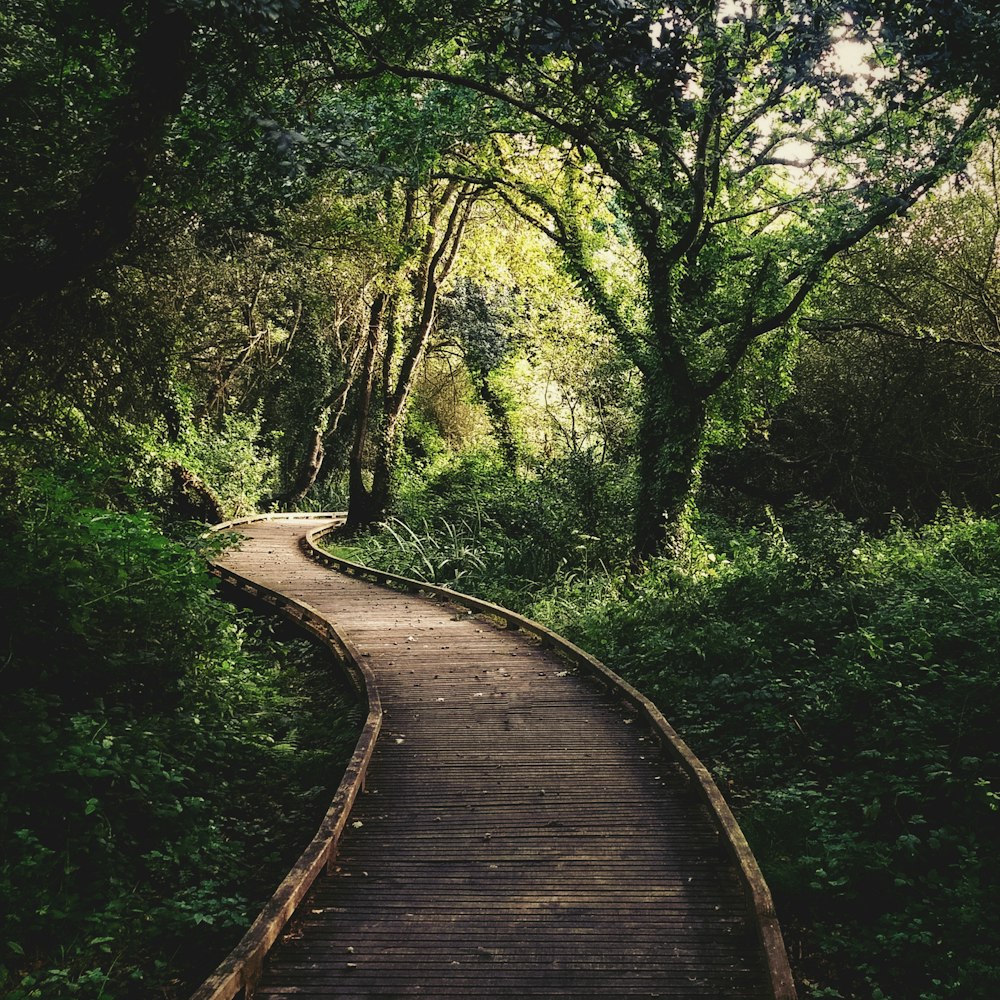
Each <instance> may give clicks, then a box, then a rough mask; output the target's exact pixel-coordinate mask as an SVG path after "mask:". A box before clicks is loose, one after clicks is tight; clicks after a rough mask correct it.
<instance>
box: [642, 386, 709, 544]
mask: <svg viewBox="0 0 1000 1000" xmlns="http://www.w3.org/2000/svg"><path fill="white" fill-rule="evenodd" d="M706 422H707V414H706V411H705V404H704V402H703V401H702V400H701V399H700V398H698V397H697V396H695V395H694V394H690V393H683V394H682V393H679V392H678V391H677V388H676V387H675V386H672V385H671V384H670V379H669V377H668V376H667V375H666V374H661V375H660V377H659V379H657V380H653V379H647V380H646V386H645V399H644V401H643V412H642V417H641V421H640V426H639V440H638V446H639V492H638V497H637V502H636V511H635V553H634V555H635V559H636V561H637V562H642V561H644V560H646V559H649V558H651V557H652V556H656V555H666V556H678V555H680V554H681V552H682V551H683V548H684V545H685V544H686V535H687V524H686V521H687V515H688V512H689V507H690V503H691V499H692V497H693V494H694V491H695V489H696V488H697V485H698V479H699V474H700V469H701V461H702V451H703V444H704V437H705V425H706Z"/></svg>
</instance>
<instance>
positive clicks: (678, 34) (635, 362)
mask: <svg viewBox="0 0 1000 1000" xmlns="http://www.w3.org/2000/svg"><path fill="white" fill-rule="evenodd" d="M998 45H1000V4H994V3H987V2H985V0H914V2H904V3H883V2H863V0H858V2H847V0H845V2H832V0H818V2H809V3H806V2H803V0H683V2H682V0H678V2H663V0H660V2H656V3H651V2H647V0H506V2H503V3H500V2H496V0H436V2H433V3H430V2H426V0H397V2H393V3H390V2H388V0H134V2H121V3H117V2H114V0H102V2H99V3H94V2H87V0H8V2H7V3H5V4H3V5H2V9H0V82H2V86H0V94H2V97H0V100H2V108H0V123H2V129H3V132H4V140H3V142H2V143H0V204H2V207H3V211H2V217H3V222H2V225H0V521H2V524H3V537H4V544H3V547H2V550H0V567H2V568H0V593H2V606H3V626H2V635H0V639H2V650H0V653H2V660H0V663H2V667H0V694H2V701H3V712H2V723H0V778H2V780H0V845H2V846H0V900H2V905H0V996H3V997H8V998H10V1000H36V998H37V1000H62V998H70V997H72V998H79V1000H119V998H129V997H160V998H166V1000H174V998H181V997H185V996H188V995H189V994H190V993H191V991H192V990H193V989H194V987H195V986H196V985H197V984H198V983H199V982H200V981H201V980H202V979H203V978H204V977H205V975H206V974H207V973H208V972H209V971H210V970H211V969H212V968H213V967H214V965H215V964H216V963H217V962H218V960H219V958H220V957H221V956H222V955H223V954H224V953H225V952H226V951H227V950H228V949H229V948H230V947H232V945H233V944H234V943H235V941H236V940H238V939H239V937H240V935H241V933H242V932H243V930H244V929H245V928H246V927H247V926H248V925H249V923H250V922H251V921H252V920H253V918H254V916H255V915H256V913H257V911H258V910H259V909H260V906H261V904H262V902H263V901H264V900H265V899H267V897H268V896H269V895H270V894H271V892H272V891H273V888H274V886H275V885H276V884H277V882H279V881H280V880H281V878H282V877H283V875H284V872H285V871H286V870H287V868H288V866H289V864H290V862H291V861H292V860H294V858H295V857H296V856H297V853H298V851H299V850H300V849H301V846H302V841H303V840H304V839H307V838H308V836H311V833H312V831H313V830H314V829H315V827H316V824H317V823H318V821H319V819H320V817H321V816H322V815H323V812H324V810H325V808H326V805H327V803H328V802H329V799H330V797H331V795H332V790H333V789H335V788H336V786H337V782H338V780H339V771H340V770H341V769H342V768H343V766H344V763H345V761H346V760H347V758H348V757H349V756H350V753H351V750H352V748H353V746H354V742H355V740H356V738H357V733H358V730H359V727H360V725H361V717H360V714H359V710H358V707H357V705H356V704H355V703H354V701H353V700H352V699H351V697H350V696H349V694H348V693H347V692H346V691H345V690H342V689H341V688H339V687H338V686H337V685H336V684H332V683H331V682H330V676H331V675H330V674H329V673H328V672H327V666H328V664H327V663H326V662H325V654H324V653H323V651H322V650H321V649H319V648H318V647H314V646H312V645H310V644H308V643H307V642H305V641H304V640H302V639H301V638H299V637H297V635H296V634H295V633H294V632H292V631H290V630H287V629H286V630H283V629H282V628H280V627H278V626H275V625H273V624H271V623H269V622H268V621H267V620H266V619H264V618H261V617H255V616H254V615H252V614H251V613H250V612H248V611H247V610H246V609H239V608H236V607H234V606H233V605H231V604H229V603H227V602H225V601H223V600H220V599H219V598H218V595H217V594H216V590H215V584H214V583H213V581H212V580H211V578H210V577H209V575H208V573H207V572H206V557H207V556H208V555H210V554H211V553H212V552H213V551H218V549H219V547H220V546H223V545H225V544H227V541H229V539H228V538H226V537H222V538H218V537H213V538H208V537H207V536H206V535H205V529H206V526H207V525H210V524H214V523H217V522H220V521H223V520H226V519H230V518H235V517H239V516H242V515H246V514H250V513H253V512H256V511H346V512H347V514H348V521H347V530H346V533H345V534H343V535H342V536H341V537H338V540H337V546H338V550H339V551H340V552H342V553H346V554H348V555H349V557H351V558H354V559H357V560H358V561H361V562H366V563H368V564H370V565H377V566H380V567H383V568H385V569H389V570H394V571H396V572H399V573H402V574H404V575H407V576H410V577H415V578H418V579H424V580H428V581H433V582H436V583H441V584H446V585H448V586H452V587H454V588H456V589H458V590H462V591H465V592H467V593H471V594H474V595H478V596H479V597H482V598H485V599H488V600H491V601H494V602H496V603H499V604H502V605H504V606H506V607H509V608H512V609H514V610H515V611H519V612H521V613H524V614H526V615H528V616H529V617H531V618H533V619H535V620H537V621H539V622H541V623H543V624H545V625H547V626H549V627H551V628H553V629H555V630H556V631H558V632H560V633H561V634H563V635H566V636H567V637H569V638H570V639H571V640H572V641H574V642H576V643H578V644H579V645H580V646H582V647H583V648H585V649H586V650H588V651H589V652H591V653H593V654H594V655H596V656H598V657H600V658H601V659H602V660H603V661H604V662H605V663H607V664H608V665H609V666H610V667H611V668H612V669H614V670H615V671H617V672H618V673H620V674H621V675H622V676H623V677H625V678H626V679H627V680H629V681H630V682H631V683H632V684H634V685H635V686H636V687H638V688H639V689H640V690H642V691H643V693H645V694H646V695H648V696H649V697H650V698H652V699H653V700H654V701H655V702H656V703H657V705H658V706H659V707H660V708H661V709H662V711H663V712H664V714H665V715H666V717H667V718H668V719H669V720H670V722H671V723H672V725H673V726H674V727H675V728H677V729H678V731H680V732H681V734H682V735H683V737H684V739H685V740H686V741H687V742H688V744H689V745H690V746H691V748H692V749H693V750H694V752H695V753H696V754H697V755H698V756H699V757H700V758H701V759H702V760H703V761H704V762H705V764H706V765H707V766H708V767H709V769H710V770H711V771H712V773H713V775H714V777H715V779H716V781H717V782H718V784H719V786H720V787H721V788H722V790H723V791H724V793H725V795H726V798H727V800H728V801H729V803H730V805H731V806H732V808H733V810H734V812H735V813H736V815H737V817H738V819H739V822H740V824H741V826H742V827H743V829H744V831H745V833H746V835H747V839H748V840H749V842H750V844H751V846H752V848H753V851H754V853H755V854H756V856H757V858H758V860H759V862H760V865H761V868H762V869H763V872H764V874H765V876H766V878H767V881H768V883H769V885H770V887H771V890H772V892H773V894H774V897H775V901H776V905H777V910H778V914H779V917H780V919H781V923H782V928H783V931H784V935H785V941H786V944H787V945H788V950H789V956H790V958H791V961H792V966H793V970H794V973H795V977H796V982H797V986H798V989H799V995H800V996H801V997H802V998H803V1000H806V998H808V1000H813V998H816V1000H818V998H842V1000H847V998H857V1000H988V998H994V997H996V996H998V995H1000V958H998V955H997V949H996V941H997V938H998V934H1000V854H998V851H997V845H998V843H1000V740H998V737H997V719H998V718H1000V676H998V671H997V664H998V663H1000V521H998V514H997V497H998V494H1000V131H998V129H1000V115H998V109H1000V69H998V67H1000V62H998V61H997V60H996V58H995V52H996V50H997V46H998Z"/></svg>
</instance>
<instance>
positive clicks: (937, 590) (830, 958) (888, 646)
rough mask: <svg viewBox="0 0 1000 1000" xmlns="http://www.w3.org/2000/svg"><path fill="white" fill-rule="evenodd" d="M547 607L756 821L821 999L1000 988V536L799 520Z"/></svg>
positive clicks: (932, 997)
mask: <svg viewBox="0 0 1000 1000" xmlns="http://www.w3.org/2000/svg"><path fill="white" fill-rule="evenodd" d="M719 527H720V526H719V525H715V534H716V542H717V543H716V545H715V546H713V545H712V544H710V543H709V542H706V541H705V540H704V539H703V541H702V548H701V550H700V552H696V553H695V555H694V556H693V557H692V560H691V564H690V565H689V566H688V567H686V568H683V569H678V567H677V566H676V565H668V564H666V563H663V564H657V565H655V566H653V567H652V568H651V569H650V571H649V572H648V573H647V574H645V575H644V576H642V577H639V578H634V579H632V580H630V581H627V582H624V583H623V582H619V583H618V584H617V585H616V586H615V587H614V588H613V589H612V590H610V591H609V590H607V589H606V590H605V592H604V593H603V594H597V595H595V594H594V593H590V594H589V595H588V594H586V593H583V592H582V591H581V592H580V593H578V594H577V600H576V601H572V602H571V601H567V600H563V601H559V602H553V601H552V600H551V599H549V600H548V601H543V602H541V604H540V606H539V607H537V608H536V613H537V614H538V615H539V616H540V617H541V618H542V619H543V620H545V619H548V620H549V623H550V624H554V625H556V626H557V627H560V628H562V629H563V630H564V631H565V632H567V633H568V634H569V635H570V636H571V637H573V638H574V639H575V640H576V641H578V642H580V643H581V644H582V645H584V646H585V647H587V648H589V649H591V650H593V651H594V652H595V653H596V654H597V655H599V656H602V657H603V658H604V659H605V660H606V661H607V662H608V663H609V664H610V665H612V666H613V667H614V668H615V669H617V670H619V671H621V672H622V673H623V674H624V675H625V676H627V677H628V678H629V679H630V680H631V681H632V682H633V683H635V684H636V685H638V686H639V687H640V688H641V689H643V690H644V691H645V692H646V693H647V694H649V695H650V696H651V697H653V698H654V700H656V701H657V702H658V703H659V704H660V706H661V707H662V708H663V709H664V711H665V712H666V713H667V715H668V717H670V718H671V720H672V722H673V723H674V724H675V725H676V726H677V727H678V728H679V729H680V730H681V731H682V732H683V734H684V736H685V738H686V739H687V740H688V741H689V742H690V743H691V745H692V747H693V749H694V750H695V752H696V753H698V754H699V755H700V756H701V757H702V758H703V759H704V760H705V762H706V764H708V765H709V767H710V768H711V769H712V770H713V771H714V773H715V775H716V778H717V780H719V782H720V784H721V785H722V786H723V787H724V788H725V789H726V790H727V792H728V795H729V797H730V798H731V799H732V800H733V802H734V805H735V806H736V808H737V809H738V813H739V817H740V821H741V823H742V824H743V826H744V828H745V830H746V833H747V835H748V839H749V840H750V842H751V844H752V846H753V848H754V851H755V853H756V854H757V856H758V858H759V860H760V862H761V865H762V867H763V868H764V870H765V873H766V875H767V877H768V879H769V882H770V884H771V886H772V889H773V890H774V891H775V895H776V897H777V900H778V907H779V913H780V915H781V916H782V918H783V921H784V924H785V928H786V936H787V937H788V938H789V939H790V944H791V946H792V950H793V953H799V952H800V951H801V953H802V954H803V957H802V959H801V961H800V963H799V966H800V967H799V973H800V976H801V982H802V984H803V986H804V987H805V989H806V991H808V992H807V995H811V996H816V997H819V996H828V997H829V996H844V997H849V996H871V997H873V998H893V1000H910V998H919V1000H945V998H948V1000H959V998H962V1000H971V998H982V1000H986V998H987V997H993V996H995V995H996V990H997V985H998V983H1000V963H998V962H997V960H996V957H995V949H994V948H993V945H992V941H993V940H994V939H995V937H996V935H997V933H998V931H1000V903H998V900H997V896H996V892H995V887H996V885H997V884H998V881H1000V861H998V858H997V856H996V852H995V850H994V845H995V844H996V843H997V838H998V836H1000V812H998V806H1000V789H997V788H996V787H995V781H996V775H997V774H1000V769H998V768H1000V747H998V745H997V741H996V735H995V729H996V718H997V716H998V713H1000V680H998V677H997V674H996V663H997V662H998V659H1000V526H998V525H997V524H995V523H994V522H992V521H987V520H981V519H977V518H975V517H972V516H966V515H963V514H959V513H956V512H949V513H946V514H945V515H944V516H942V517H941V518H940V519H939V520H938V521H936V522H935V523H933V524H932V525H930V526H928V527H926V528H925V529H923V530H921V531H916V532H913V531H907V530H904V529H903V528H901V527H898V526H897V527H896V528H895V529H894V530H893V531H892V532H891V533H890V534H888V535H887V536H886V537H885V538H871V537H866V536H863V535H861V534H860V533H859V532H858V531H857V530H856V529H855V528H853V526H851V525H850V524H849V523H847V522H845V521H844V520H843V518H841V517H840V516H839V515H836V514H832V513H830V512H828V511H826V510H824V509H822V508H815V507H813V508H810V507H802V506H800V507H798V508H795V509H793V510H792V511H791V512H790V513H789V515H788V516H787V517H786V518H784V519H783V520H782V522H780V523H779V522H778V521H775V522H774V524H773V525H772V527H771V529H770V530H768V531H764V532H756V533H747V534H743V535H737V536H736V537H732V538H730V539H728V540H727V542H726V544H720V536H719V535H718V532H719Z"/></svg>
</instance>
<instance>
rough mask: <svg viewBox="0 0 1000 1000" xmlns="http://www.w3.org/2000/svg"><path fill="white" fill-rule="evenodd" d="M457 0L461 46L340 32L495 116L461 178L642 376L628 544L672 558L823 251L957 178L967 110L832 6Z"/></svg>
mask: <svg viewBox="0 0 1000 1000" xmlns="http://www.w3.org/2000/svg"><path fill="white" fill-rule="evenodd" d="M462 7H463V10H464V11H465V13H466V14H467V15H474V16H470V17H469V20H468V21H467V27H466V29H465V31H464V32H463V35H462V37H461V38H459V39H457V40H456V41H455V42H454V43H450V44H445V45H439V46H437V47H436V48H435V49H434V50H433V51H432V53H431V55H429V56H425V57H424V58H423V59H422V60H419V61H416V60H411V61H410V62H409V63H407V64H403V63H399V62H391V61H389V60H388V59H387V58H386V57H385V56H384V55H383V54H382V53H381V52H380V50H379V49H378V47H377V44H376V43H375V42H374V41H373V40H372V37H371V36H370V35H369V36H366V35H365V34H364V33H363V32H362V31H361V30H360V29H358V28H357V27H354V26H352V25H350V24H346V23H345V28H346V29H347V30H350V31H353V33H354V36H355V39H356V41H357V45H358V49H359V51H360V52H361V53H362V54H364V55H366V56H367V58H368V60H369V63H368V65H369V67H370V71H371V72H377V71H379V70H381V71H384V72H394V73H396V74H397V75H399V76H401V77H408V78H420V79H426V80H438V81H446V82H448V83H450V84H452V85H461V86H464V87H467V88H469V89H470V90H472V91H475V92H477V93H479V94H481V95H484V96H485V97H487V98H488V99H490V100H492V101H493V102H494V104H495V107H496V108H497V109H502V110H497V111H496V112H495V113H494V114H495V120H497V121H498V132H500V131H502V132H503V133H504V134H503V135H499V136H498V137H497V139H496V141H495V142H494V144H493V147H492V151H491V153H492V159H489V160H487V159H484V158H483V157H479V158H475V157H467V158H466V160H465V162H464V163H463V164H462V166H461V169H458V168H456V170H455V175H456V176H458V177H464V178H475V179H476V180H477V181H478V182H480V183H482V184H485V185H491V186H492V187H493V188H494V189H495V190H497V191H499V192H500V193H501V194H502V195H503V196H504V197H506V198H507V199H508V200H509V202H510V203H511V205H513V206H515V207H516V208H517V209H518V210H519V211H521V212H522V213H523V215H524V216H525V217H526V218H529V219H531V221H532V222H534V223H535V224H536V225H538V226H539V227H540V228H543V229H544V230H545V231H546V232H547V233H548V234H549V235H550V236H551V238H552V239H553V241H555V242H556V243H557V244H558V245H559V247H560V248H561V250H562V252H563V254H564V256H565V261H566V266H567V268H568V269H569V270H570V271H571V272H572V273H573V275H574V276H575V278H576V279H577V281H578V282H579V283H580V285H581V287H582V288H583V289H584V291H585V292H586V294H587V295H588V296H589V298H590V299H591V301H592V303H593V304H594V306H595V307H596V308H597V309H598V310H599V311H600V312H601V313H602V314H603V315H604V316H605V318H606V319H607V321H608V323H609V324H610V325H611V327H612V328H613V329H614V331H615V333H616V335H617V337H618V339H619V340H620V342H621V344H622V346H623V348H624V349H625V350H626V352H627V353H628V355H629V357H630V358H631V359H632V361H633V362H634V363H635V364H636V365H637V367H638V368H639V369H640V370H641V372H642V374H643V378H644V403H643V413H642V419H641V425H640V429H639V434H638V441H637V448H638V452H639V464H640V483H639V494H638V502H637V510H636V526H635V532H636V552H637V555H638V556H639V557H647V556H650V555H652V554H654V553H655V552H657V551H661V550H662V549H663V548H664V547H665V548H666V549H667V550H668V551H669V550H670V549H671V548H673V547H676V546H677V545H679V544H681V543H682V542H683V538H684V533H685V518H686V512H687V509H688V506H689V504H690V501H691V499H692V496H693V494H694V492H695V490H696V488H697V483H698V478H699V470H700V467H701V463H702V460H703V457H704V454H705V450H706V448H707V446H708V444H709V442H710V440H711V439H712V438H713V437H714V436H717V435H718V432H719V430H720V428H722V427H723V425H724V424H726V423H727V422H728V423H729V424H730V426H731V427H732V426H734V424H735V425H738V424H739V422H740V421H741V420H744V419H746V418H747V417H750V416H752V415H753V414H755V413H758V412H759V411H760V398H761V396H762V394H766V390H765V388H764V386H765V385H766V383H767V382H768V381H769V380H771V379H774V378H778V379H781V378H783V377H784V370H785V367H786V360H785V359H786V357H787V350H788V348H789V345H790V343H791V341H792V337H791V331H792V330H793V329H794V320H795V317H796V314H797V313H798V311H799V309H800V308H801V307H802V305H803V303H804V302H805V301H806V299H807V297H808V296H809V294H810V293H811V292H812V291H813V289H814V288H816V286H817V285H818V283H819V282H820V280H821V279H822V277H823V274H824V273H825V270H826V268H827V266H828V265H829V263H830V262H831V261H832V260H833V259H834V258H835V257H836V256H837V255H838V254H841V253H843V252H844V251H845V250H847V249H849V248H850V247H852V246H854V245H856V244H857V243H858V242H859V241H860V240H862V239H864V238H865V237H866V236H867V235H868V234H869V233H871V232H873V231H874V230H875V229H877V228H878V227H879V226H882V225H884V224H885V223H887V222H888V221H889V220H891V219H892V218H894V217H896V216H898V215H899V214H901V213H902V212H904V211H905V210H906V209H907V208H908V207H909V206H911V205H912V204H914V203H915V202H916V201H917V200H918V199H919V198H920V197H921V196H922V195H924V194H925V193H926V192H927V191H929V190H930V189H931V188H933V186H934V185H935V184H936V183H937V182H938V181H939V180H940V179H941V178H942V177H943V176H946V175H947V174H949V173H951V172H953V171H955V170H956V169H957V168H958V167H959V166H960V165H961V163H962V162H963V161H964V158H965V157H966V155H967V153H968V151H969V148H970V146H971V144H972V143H973V141H974V139H975V137H976V136H977V135H978V134H979V132H978V129H979V127H980V125H981V122H982V120H983V118H984V116H985V112H984V109H983V107H982V106H981V105H980V104H979V103H977V102H976V101H975V100H973V99H970V100H968V101H966V102H964V103H963V104H960V105H956V103H955V102H956V94H955V93H954V92H953V91H952V90H950V89H949V83H950V82H948V83H942V84H940V85H938V84H936V83H934V82H933V81H930V80H929V79H928V77H927V74H926V72H924V70H923V69H922V67H921V66H920V65H919V64H918V63H916V62H914V61H913V60H912V59H911V60H909V61H908V60H907V59H906V58H905V56H906V54H907V50H906V49H905V47H903V46H901V45H895V44H894V38H893V36H888V37H887V36H885V35H884V34H879V33H878V30H877V29H878V25H877V24H876V23H874V22H873V20H872V18H871V17H870V16H867V17H866V16H863V14H862V12H856V11H855V12H853V16H852V7H851V5H849V4H843V3H818V4H817V3H803V2H793V3H784V2H763V3H749V2H748V3H731V2H725V3H723V2H714V3H710V2H699V3H676V4H669V5H666V6H664V5H662V4H653V3H646V2H642V0H622V2H619V0H583V2H580V3H576V4H573V5H567V4H562V3H555V2H550V0H525V2H522V3H519V4H517V5H516V6H515V7H513V8H511V9H510V10H509V11H508V12H507V14H506V15H505V16H500V14H499V12H498V11H496V10H495V9H493V8H492V7H491V6H490V5H489V4H464V5H462ZM359 23H360V22H359ZM352 71H353V72H357V67H356V66H354V67H353V68H352ZM512 118H513V119H514V120H516V124H515V123H514V120H512ZM513 132H516V134H514V135H511V133H513ZM602 200H603V202H604V204H605V205H606V206H608V209H609V212H610V214H609V216H608V217H607V218H606V219H605V220H601V219H600V218H598V219H597V220H596V221H595V218H594V214H593V213H594V211H595V206H597V205H599V204H600V202H601V201H602ZM633 287H634V288H635V289H637V290H638V291H637V294H633V293H632V292H631V291H630V289H631V288H633ZM724 416H725V418H726V419H725V420H724V419H723V417H724ZM736 429H738V426H737V428H736Z"/></svg>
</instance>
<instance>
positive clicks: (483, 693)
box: [472, 691, 486, 698]
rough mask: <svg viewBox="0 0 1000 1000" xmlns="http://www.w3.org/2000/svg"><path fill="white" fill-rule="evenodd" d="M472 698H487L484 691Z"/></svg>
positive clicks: (478, 692)
mask: <svg viewBox="0 0 1000 1000" xmlns="http://www.w3.org/2000/svg"><path fill="white" fill-rule="evenodd" d="M472 697H473V698H485V697H486V693H485V692H483V691H477V692H476V693H475V694H474V695H473V696H472Z"/></svg>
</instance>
